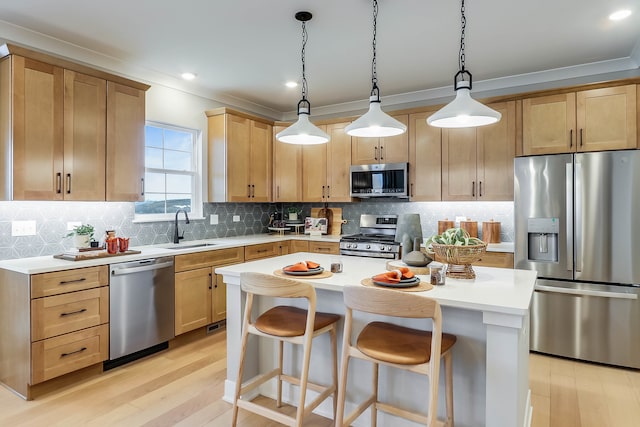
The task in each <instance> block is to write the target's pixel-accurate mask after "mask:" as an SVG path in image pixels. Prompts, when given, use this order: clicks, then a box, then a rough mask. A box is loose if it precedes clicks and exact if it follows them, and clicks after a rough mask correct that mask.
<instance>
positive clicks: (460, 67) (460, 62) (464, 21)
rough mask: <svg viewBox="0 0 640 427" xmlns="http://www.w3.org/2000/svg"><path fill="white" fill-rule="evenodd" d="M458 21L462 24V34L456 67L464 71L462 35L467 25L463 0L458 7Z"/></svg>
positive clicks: (462, 35)
mask: <svg viewBox="0 0 640 427" xmlns="http://www.w3.org/2000/svg"><path fill="white" fill-rule="evenodd" d="M460 16H461V18H460V21H461V24H462V34H461V35H460V57H459V59H458V69H459V70H461V71H464V62H465V57H464V37H465V33H464V30H465V28H466V27H467V18H466V17H465V16H464V0H462V7H461V8H460Z"/></svg>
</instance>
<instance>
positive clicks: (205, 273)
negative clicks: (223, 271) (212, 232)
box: [175, 247, 244, 335]
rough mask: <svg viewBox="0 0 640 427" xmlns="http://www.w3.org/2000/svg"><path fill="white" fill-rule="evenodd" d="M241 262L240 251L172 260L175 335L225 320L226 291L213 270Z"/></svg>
mask: <svg viewBox="0 0 640 427" xmlns="http://www.w3.org/2000/svg"><path fill="white" fill-rule="evenodd" d="M243 261H244V248H243V247H238V248H229V249H220V250H213V251H203V252H195V253H191V254H185V255H178V256H176V257H175V271H176V273H175V333H176V335H180V334H183V333H185V332H189V331H192V330H194V329H197V328H200V327H203V326H206V325H209V324H211V323H215V322H219V321H221V320H224V319H226V317H227V316H226V315H227V309H226V305H227V304H226V299H227V298H226V295H227V289H226V285H225V284H224V283H223V281H222V277H221V276H220V275H217V274H215V269H216V268H217V267H222V266H225V265H230V264H237V263H240V262H243Z"/></svg>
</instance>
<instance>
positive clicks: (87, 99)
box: [63, 70, 107, 200]
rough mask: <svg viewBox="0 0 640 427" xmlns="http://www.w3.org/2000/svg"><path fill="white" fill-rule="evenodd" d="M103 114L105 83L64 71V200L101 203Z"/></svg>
mask: <svg viewBox="0 0 640 427" xmlns="http://www.w3.org/2000/svg"><path fill="white" fill-rule="evenodd" d="M106 112H107V82H106V80H103V79H99V78H96V77H92V76H87V75H85V74H80V73H76V72H74V71H70V70H65V71H64V176H63V191H64V199H65V200H105V147H106V126H107V118H106V117H107V116H106Z"/></svg>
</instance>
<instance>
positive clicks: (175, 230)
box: [173, 209, 189, 243]
mask: <svg viewBox="0 0 640 427" xmlns="http://www.w3.org/2000/svg"><path fill="white" fill-rule="evenodd" d="M180 212H182V213H184V218H185V220H186V221H185V222H184V223H185V224H189V215H187V211H185V210H184V209H178V210H177V211H176V221H175V226H174V227H173V243H180V239H184V230H182V235H180V234H178V214H179V213H180Z"/></svg>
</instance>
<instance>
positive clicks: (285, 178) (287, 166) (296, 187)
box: [273, 126, 302, 202]
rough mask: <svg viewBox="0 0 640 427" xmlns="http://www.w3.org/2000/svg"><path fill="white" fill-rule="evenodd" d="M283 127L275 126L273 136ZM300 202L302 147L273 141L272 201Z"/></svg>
mask: <svg viewBox="0 0 640 427" xmlns="http://www.w3.org/2000/svg"><path fill="white" fill-rule="evenodd" d="M284 129H285V127H284V126H275V127H274V129H273V133H274V135H275V134H277V133H279V132H281V131H283V130H284ZM300 200H302V146H300V145H297V144H285V143H283V142H280V141H278V140H276V139H275V138H274V140H273V201H274V202H299V201H300Z"/></svg>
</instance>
